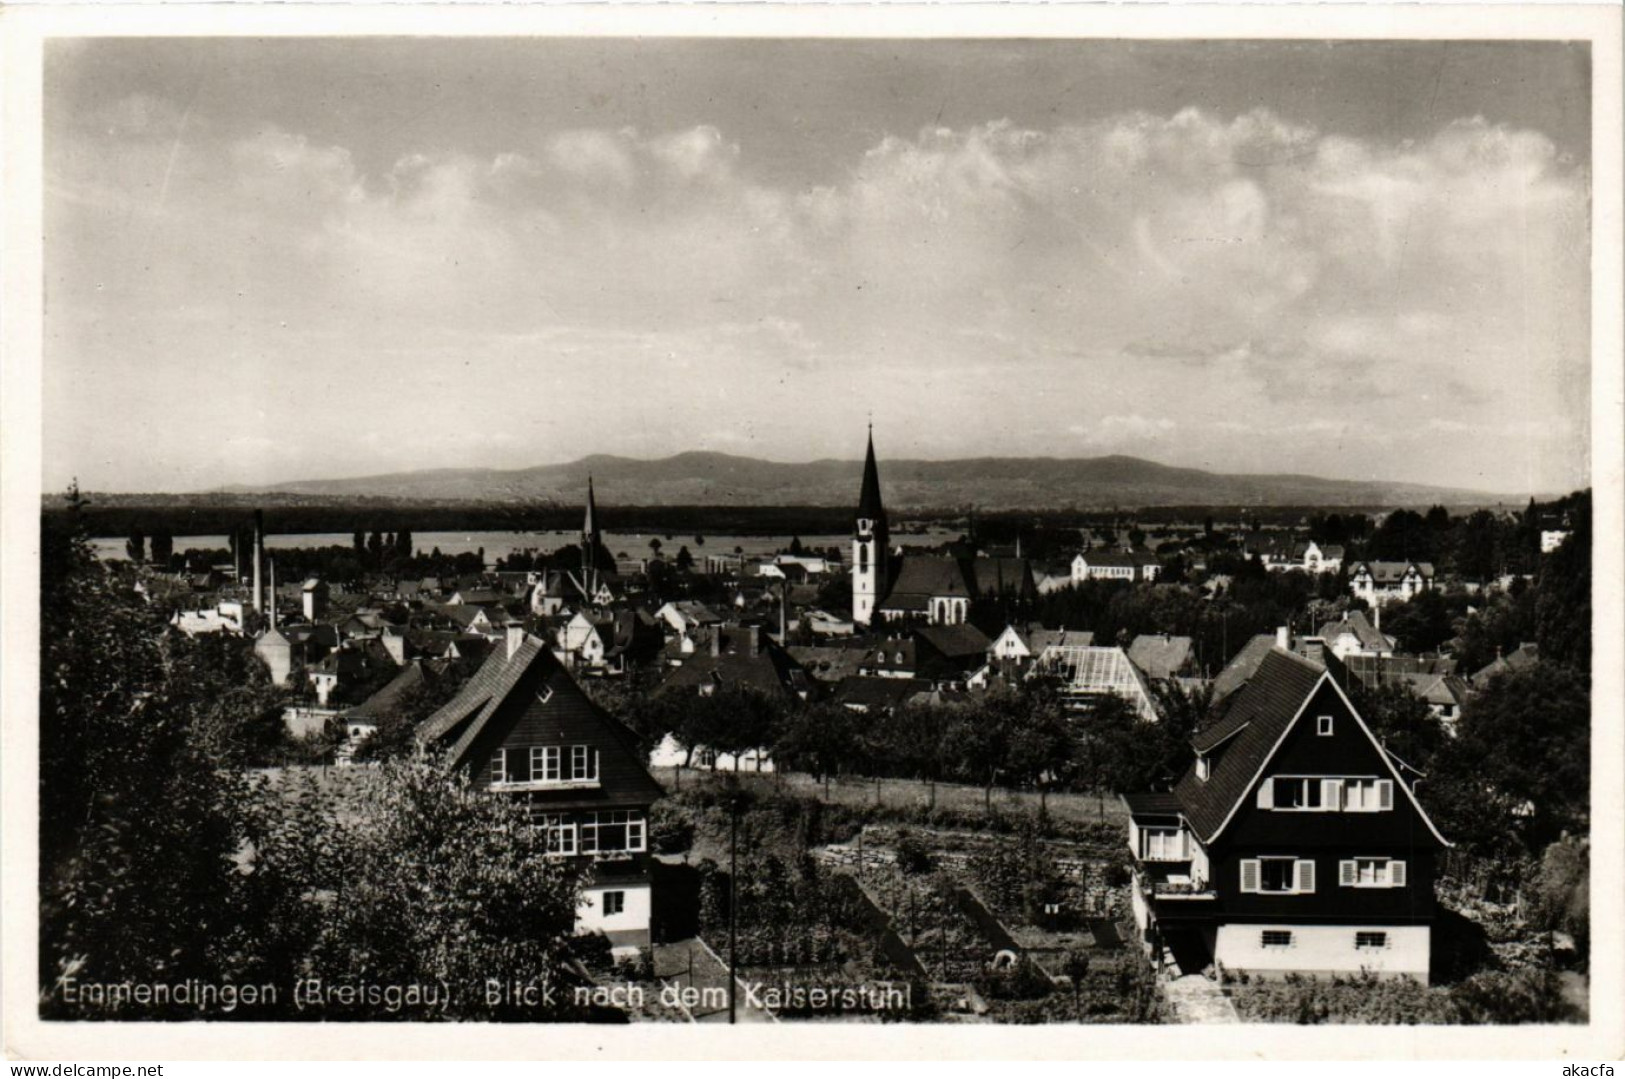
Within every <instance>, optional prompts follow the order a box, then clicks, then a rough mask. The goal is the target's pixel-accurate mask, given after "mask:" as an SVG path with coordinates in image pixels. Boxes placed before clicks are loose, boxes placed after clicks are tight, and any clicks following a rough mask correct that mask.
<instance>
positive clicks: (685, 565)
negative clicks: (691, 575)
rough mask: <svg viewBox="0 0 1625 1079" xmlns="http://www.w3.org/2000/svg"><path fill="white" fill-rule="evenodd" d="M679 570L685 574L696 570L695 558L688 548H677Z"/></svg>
mask: <svg viewBox="0 0 1625 1079" xmlns="http://www.w3.org/2000/svg"><path fill="white" fill-rule="evenodd" d="M677 568H678V569H680V570H683V571H684V572H687V571H688V570H691V569H693V568H694V556H693V555H691V554H689V553H688V548H687V547H686V546H683V547H679V548H677Z"/></svg>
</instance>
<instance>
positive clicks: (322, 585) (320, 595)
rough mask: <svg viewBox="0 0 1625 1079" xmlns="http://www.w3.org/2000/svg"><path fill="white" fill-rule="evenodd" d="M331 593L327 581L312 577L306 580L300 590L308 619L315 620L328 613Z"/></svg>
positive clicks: (301, 603) (303, 607)
mask: <svg viewBox="0 0 1625 1079" xmlns="http://www.w3.org/2000/svg"><path fill="white" fill-rule="evenodd" d="M329 594H330V593H329V589H328V587H327V582H326V581H323V580H321V579H319V578H316V577H312V578H310V579H309V580H307V581H306V582H305V584H304V587H302V588H301V589H300V590H299V599H300V606H301V609H302V610H303V611H304V613H305V618H306V620H307V621H311V622H314V621H316V619H318V618H320V617H321V616H322V615H324V614H326V613H327V601H328V598H329Z"/></svg>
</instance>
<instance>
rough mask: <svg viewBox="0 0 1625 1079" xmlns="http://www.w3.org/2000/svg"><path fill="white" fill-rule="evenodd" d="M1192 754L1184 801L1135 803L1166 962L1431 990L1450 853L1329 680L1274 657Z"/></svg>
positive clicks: (1142, 871)
mask: <svg viewBox="0 0 1625 1079" xmlns="http://www.w3.org/2000/svg"><path fill="white" fill-rule="evenodd" d="M1191 745H1192V748H1193V749H1194V750H1195V751H1196V760H1195V763H1194V764H1193V765H1192V766H1191V768H1190V769H1189V770H1188V771H1187V772H1186V773H1185V775H1184V776H1183V777H1181V778H1180V780H1179V782H1178V783H1177V784H1176V785H1175V787H1174V789H1173V791H1172V792H1168V793H1152V794H1132V795H1128V796H1126V797H1125V799H1124V801H1125V802H1126V803H1127V805H1128V808H1129V814H1130V823H1129V830H1128V843H1129V848H1130V850H1131V852H1132V854H1133V856H1134V861H1135V870H1134V888H1133V890H1132V893H1131V896H1132V905H1133V909H1134V918H1135V923H1136V925H1137V926H1138V927H1139V929H1140V931H1141V933H1142V934H1143V938H1144V943H1145V944H1146V946H1147V947H1148V948H1149V949H1150V950H1151V952H1152V954H1153V955H1156V956H1158V957H1159V958H1168V959H1171V960H1172V961H1173V962H1174V963H1175V964H1177V965H1178V966H1179V967H1180V969H1181V970H1183V971H1185V972H1187V973H1189V972H1192V971H1196V970H1202V969H1204V968H1206V967H1208V966H1213V967H1215V968H1218V969H1222V970H1223V971H1226V972H1230V973H1240V972H1245V973H1247V974H1249V975H1252V976H1279V975H1284V974H1288V973H1296V974H1311V975H1317V976H1321V977H1326V976H1332V975H1348V974H1355V973H1358V972H1360V971H1371V972H1374V973H1376V974H1378V975H1383V976H1395V975H1405V976H1408V977H1411V978H1414V979H1416V980H1418V981H1421V982H1424V983H1425V982H1426V981H1427V979H1428V976H1429V972H1430V968H1429V957H1430V950H1431V946H1432V924H1433V920H1434V910H1435V908H1434V896H1433V877H1434V860H1435V858H1436V857H1437V855H1438V854H1439V852H1440V851H1441V850H1443V849H1445V848H1446V847H1448V846H1449V844H1448V843H1447V842H1446V840H1445V839H1444V837H1443V836H1442V835H1441V834H1440V833H1439V831H1438V829H1437V828H1436V827H1435V826H1434V825H1433V822H1432V821H1431V820H1429V819H1428V816H1427V813H1426V812H1425V811H1424V810H1423V808H1422V806H1421V805H1420V803H1418V802H1417V800H1416V797H1415V795H1414V793H1413V791H1412V790H1411V788H1410V786H1408V785H1407V782H1406V779H1405V775H1406V772H1405V770H1404V767H1403V765H1402V764H1401V762H1399V761H1398V760H1397V759H1396V758H1394V757H1393V756H1392V755H1391V754H1389V753H1388V752H1387V751H1385V750H1384V749H1383V747H1382V745H1381V744H1380V743H1379V742H1378V741H1377V739H1376V737H1375V736H1374V735H1373V734H1372V733H1371V730H1370V728H1368V727H1367V726H1366V724H1365V722H1364V721H1363V720H1362V719H1361V718H1360V715H1359V713H1358V712H1357V711H1356V710H1355V708H1354V705H1353V704H1352V703H1350V701H1349V698H1348V696H1347V695H1346V694H1345V693H1344V692H1343V690H1342V689H1341V688H1340V687H1339V686H1338V685H1337V683H1336V681H1335V679H1333V678H1332V676H1331V674H1330V673H1329V672H1328V671H1327V669H1326V668H1325V667H1324V666H1322V665H1320V664H1317V663H1313V662H1311V661H1309V660H1307V659H1305V658H1304V657H1302V656H1299V655H1297V654H1295V653H1292V652H1289V651H1287V650H1285V649H1282V648H1275V649H1272V650H1271V651H1270V652H1269V654H1267V655H1266V656H1265V657H1264V658H1263V660H1262V662H1261V663H1260V664H1259V666H1258V670H1257V672H1256V673H1255V674H1254V675H1253V676H1252V678H1251V679H1250V680H1249V681H1248V682H1247V684H1246V686H1245V687H1244V688H1242V689H1241V690H1240V691H1239V692H1237V693H1236V694H1234V696H1233V697H1232V698H1231V702H1230V705H1229V707H1228V708H1226V709H1225V710H1224V712H1223V714H1222V715H1221V716H1220V718H1219V719H1218V720H1216V721H1215V722H1214V723H1212V724H1211V725H1210V726H1208V727H1207V728H1205V729H1204V730H1202V731H1200V732H1198V734H1197V735H1196V737H1195V738H1193V739H1192V742H1191Z"/></svg>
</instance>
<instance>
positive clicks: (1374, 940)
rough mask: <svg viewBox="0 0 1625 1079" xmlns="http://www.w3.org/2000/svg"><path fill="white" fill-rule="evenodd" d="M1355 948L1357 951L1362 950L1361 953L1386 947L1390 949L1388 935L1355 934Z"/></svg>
mask: <svg viewBox="0 0 1625 1079" xmlns="http://www.w3.org/2000/svg"><path fill="white" fill-rule="evenodd" d="M1354 947H1355V948H1356V949H1359V950H1361V951H1364V950H1366V949H1371V950H1373V951H1374V950H1376V949H1379V948H1386V947H1388V934H1387V933H1365V932H1362V933H1355V934H1354Z"/></svg>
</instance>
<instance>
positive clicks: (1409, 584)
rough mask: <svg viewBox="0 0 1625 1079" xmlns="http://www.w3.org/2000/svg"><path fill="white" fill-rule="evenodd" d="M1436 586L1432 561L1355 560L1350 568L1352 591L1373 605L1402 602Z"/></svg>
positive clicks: (1350, 587) (1350, 586) (1351, 592)
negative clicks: (1434, 584)
mask: <svg viewBox="0 0 1625 1079" xmlns="http://www.w3.org/2000/svg"><path fill="white" fill-rule="evenodd" d="M1432 587H1433V563H1431V562H1356V563H1354V565H1352V566H1351V567H1349V592H1350V594H1352V595H1354V596H1357V597H1359V598H1360V599H1363V600H1365V601H1366V602H1367V603H1368V604H1370V605H1371V606H1373V607H1381V606H1384V605H1386V604H1389V603H1396V602H1398V603H1403V602H1404V601H1406V600H1408V599H1410V598H1411V597H1413V596H1415V595H1417V594H1419V593H1421V592H1425V591H1427V590H1428V589H1430V588H1432Z"/></svg>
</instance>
